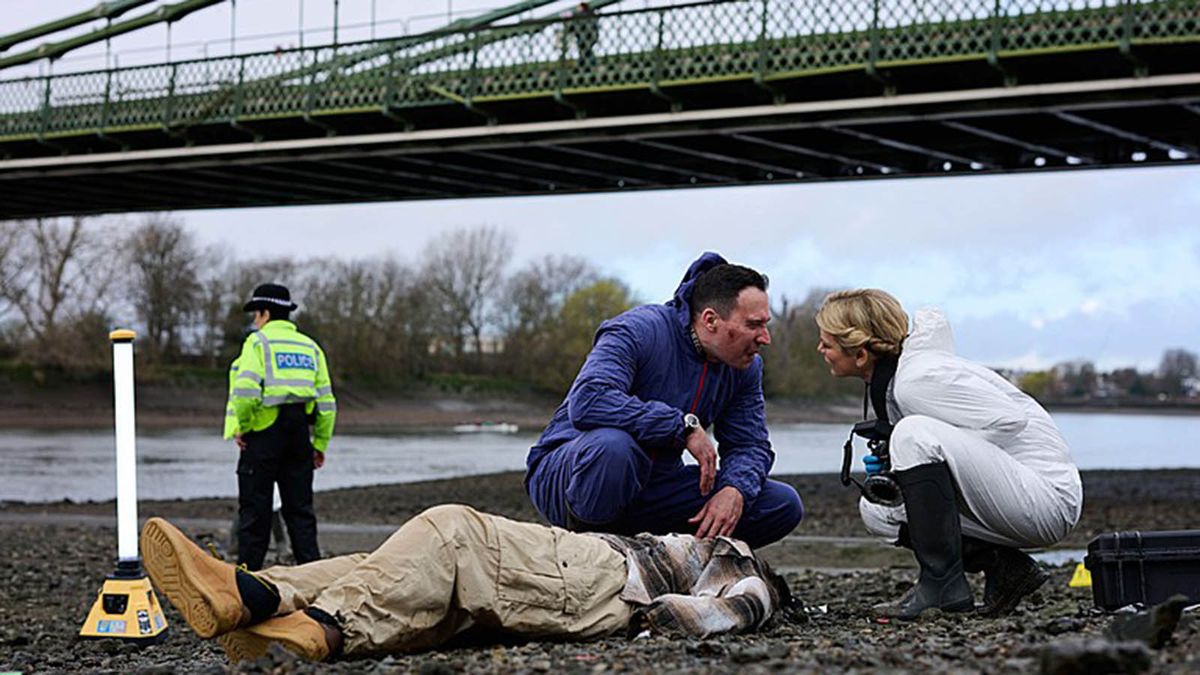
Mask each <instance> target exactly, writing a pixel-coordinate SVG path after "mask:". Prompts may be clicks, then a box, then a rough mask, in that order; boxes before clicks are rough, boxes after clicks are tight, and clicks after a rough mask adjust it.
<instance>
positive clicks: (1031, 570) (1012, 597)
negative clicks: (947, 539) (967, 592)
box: [963, 537, 1050, 616]
mask: <svg viewBox="0 0 1200 675" xmlns="http://www.w3.org/2000/svg"><path fill="white" fill-rule="evenodd" d="M963 570H964V571H966V572H983V577H984V587H983V607H981V608H980V610H979V612H980V614H983V615H984V616H1004V615H1005V614H1008V613H1010V612H1012V611H1013V610H1014V609H1016V608H1017V605H1019V604H1020V603H1021V600H1022V599H1023V598H1024V597H1025V596H1027V595H1029V594H1030V593H1033V592H1034V591H1036V590H1037V589H1039V588H1041V586H1042V584H1044V583H1046V581H1048V580H1049V579H1050V575H1049V574H1048V573H1047V572H1046V571H1045V570H1043V569H1042V566H1041V565H1039V564H1038V563H1037V561H1036V560H1034V559H1033V558H1030V557H1029V556H1028V555H1027V554H1025V553H1023V552H1022V551H1020V550H1019V549H1015V548H1011V547H1008V546H1000V545H999V544H991V543H988V542H986V541H982V540H979V539H975V538H974V537H963Z"/></svg>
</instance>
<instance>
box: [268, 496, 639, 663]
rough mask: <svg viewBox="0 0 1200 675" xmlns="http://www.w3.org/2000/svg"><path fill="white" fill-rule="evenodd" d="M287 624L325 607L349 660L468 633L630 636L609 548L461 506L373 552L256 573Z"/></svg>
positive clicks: (620, 562) (437, 512)
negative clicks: (294, 615) (290, 617)
mask: <svg viewBox="0 0 1200 675" xmlns="http://www.w3.org/2000/svg"><path fill="white" fill-rule="evenodd" d="M258 574H259V575H260V576H262V577H263V578H265V579H267V580H269V581H270V582H271V583H273V584H275V585H276V586H277V587H278V589H279V592H280V596H281V602H280V607H279V612H278V613H279V614H287V613H289V612H293V611H296V610H300V609H304V608H305V607H317V608H319V609H322V610H324V611H326V612H328V613H330V614H332V615H334V616H335V617H337V618H338V620H339V622H340V624H341V626H342V634H343V637H344V639H345V643H344V646H343V653H344V654H345V655H346V656H360V655H369V654H381V653H396V652H411V651H419V650H423V649H430V648H432V647H436V646H437V645H439V644H442V643H443V642H445V641H446V640H448V639H450V638H451V637H453V636H454V635H456V634H458V633H461V632H463V631H466V630H468V629H471V628H479V629H484V630H487V631H489V632H491V631H501V632H504V633H509V634H515V635H521V636H527V637H537V638H558V639H587V638H594V637H600V636H604V635H609V634H611V633H614V632H617V631H620V630H623V629H625V628H626V627H627V626H628V625H629V620H630V617H631V615H632V609H633V608H632V605H630V604H629V603H627V602H625V601H623V600H621V599H620V594H621V591H622V589H623V588H624V587H625V580H626V565H625V558H624V556H622V555H621V554H619V553H617V552H616V551H614V550H613V549H612V548H611V547H610V546H609V545H608V544H606V543H605V542H604V541H602V540H600V539H598V538H596V537H589V536H586V535H581V534H575V533H572V532H568V531H566V530H563V529H560V528H557V527H547V526H544V525H537V524H533V523H520V522H516V521H512V520H509V519H507V518H502V517H500V516H493V515H488V514H484V513H479V512H478V511H476V510H474V509H472V508H470V507H468V506H462V505H457V504H452V505H445V506H436V507H434V508H431V509H429V510H427V511H425V512H423V513H421V514H420V515H418V516H416V517H415V518H413V519H412V520H410V521H408V522H407V523H405V524H404V525H403V526H402V527H401V528H400V529H399V530H397V531H396V533H395V534H393V535H392V536H391V537H390V538H388V540H387V541H386V542H384V543H383V545H382V546H380V547H379V548H378V549H376V550H375V551H374V552H373V553H369V554H367V553H357V554H353V555H345V556H340V557H337V558H331V559H327V560H319V561H316V562H311V563H308V564H305V565H299V566H296V567H272V568H270V569H267V570H264V571H263V572H259V573H258Z"/></svg>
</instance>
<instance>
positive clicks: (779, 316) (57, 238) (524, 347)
mask: <svg viewBox="0 0 1200 675" xmlns="http://www.w3.org/2000/svg"><path fill="white" fill-rule="evenodd" d="M513 247H514V240H513V238H512V236H511V235H509V234H507V233H504V232H502V231H501V230H499V229H497V228H494V227H487V226H483V227H474V228H464V229H458V230H454V231H450V232H446V233H444V234H443V235H441V236H439V237H436V238H434V239H433V240H431V241H430V242H429V243H428V244H427V245H426V246H425V248H424V249H423V250H422V251H421V253H420V255H419V256H417V258H416V259H415V261H411V262H409V261H405V260H402V259H400V258H398V257H396V256H394V255H384V254H380V255H377V256H373V257H366V258H359V259H351V260H344V259H333V260H330V259H320V260H316V259H314V260H296V259H293V258H290V257H284V256H276V257H262V258H258V259H252V260H247V259H244V258H240V257H239V256H237V255H234V251H233V250H232V249H231V248H230V247H228V246H227V245H210V246H202V245H201V244H200V243H199V242H197V240H196V238H195V237H194V236H193V235H192V234H191V232H190V231H189V230H188V229H187V228H186V227H185V225H184V223H183V221H182V220H180V219H179V218H177V217H175V216H172V215H170V214H154V215H150V216H146V217H143V218H141V219H140V220H138V221H137V222H133V223H129V222H118V221H114V220H103V219H83V218H74V219H45V220H32V221H11V222H0V361H3V362H6V363H9V364H21V365H25V366H28V367H30V368H33V369H35V370H36V371H37V372H49V373H65V374H70V373H101V372H106V371H107V369H108V367H109V361H110V359H111V354H110V351H109V346H108V341H107V339H106V336H107V333H108V331H109V330H111V329H113V328H115V327H133V328H135V329H136V330H137V331H138V334H139V339H138V342H137V349H138V355H139V356H138V358H139V372H145V371H146V370H147V369H149V371H150V372H155V371H159V372H166V373H168V374H169V373H170V372H171V371H172V369H178V368H190V369H197V368H198V369H202V370H207V371H211V372H213V373H217V372H224V370H225V368H226V367H227V366H228V364H229V363H230V361H231V360H232V359H233V358H234V357H235V356H236V354H237V353H238V351H239V350H240V348H241V344H242V342H243V340H244V338H245V336H246V334H247V333H248V331H249V330H250V324H249V317H248V315H247V314H246V313H244V312H243V311H242V309H241V308H242V304H243V303H244V302H245V300H246V299H247V298H248V297H249V295H250V292H251V291H252V290H253V288H254V287H255V286H256V285H258V284H260V283H264V282H267V281H276V282H279V283H283V284H284V285H286V286H288V287H289V288H290V289H291V291H292V296H293V298H295V299H296V300H297V302H298V304H299V305H300V309H299V310H298V311H297V312H296V313H295V314H294V315H293V319H294V320H295V321H296V322H297V323H298V324H299V325H300V327H301V329H302V330H304V331H305V332H307V333H308V334H310V335H312V336H313V337H314V338H316V339H317V340H318V341H319V342H320V343H321V345H322V347H323V348H324V349H325V351H326V353H327V355H328V357H329V362H330V367H331V369H332V370H333V375H334V378H335V382H338V381H341V382H343V383H362V384H367V385H382V386H390V385H396V386H405V385H408V384H412V383H419V382H435V383H440V384H443V385H445V386H452V387H467V386H507V387H516V388H524V389H528V390H533V391H538V392H544V393H549V394H553V395H561V394H562V393H563V392H565V391H566V390H567V388H568V387H569V386H570V384H571V382H572V380H573V379H574V376H575V374H576V372H577V371H578V369H579V366H580V365H581V364H582V363H583V359H584V358H585V357H586V355H587V352H588V350H589V349H590V347H591V342H592V337H593V335H594V333H595V330H596V328H597V326H599V324H600V323H601V322H602V321H604V320H605V319H607V318H609V317H612V316H614V315H616V314H618V313H620V312H622V311H624V310H625V309H628V308H630V307H632V306H634V305H635V304H637V303H638V302H640V301H641V300H640V299H639V298H636V297H634V296H633V294H632V293H631V291H630V289H629V287H628V286H627V285H626V284H625V283H624V282H622V281H621V280H620V279H617V278H615V277H612V276H609V275H606V274H604V273H603V272H602V271H600V270H599V269H597V268H596V267H595V266H594V265H593V264H592V263H590V262H589V261H587V260H585V259H582V258H579V257H574V256H568V255H550V256H546V257H543V258H541V259H538V260H533V261H530V262H528V263H526V264H525V265H524V266H522V267H519V268H515V269H513V263H512V256H513ZM826 293H827V291H826V290H822V289H815V290H813V291H811V292H809V293H808V295H807V296H805V297H804V298H803V299H801V300H799V301H797V300H794V299H792V298H789V297H788V296H786V295H783V294H781V293H779V292H778V291H777V290H776V291H773V292H772V297H773V301H774V306H773V307H772V314H773V317H772V322H771V336H772V345H771V346H770V347H769V348H768V349H767V350H765V351H764V358H765V359H766V361H767V367H766V369H765V373H766V374H765V387H766V393H767V395H768V396H770V397H779V398H790V399H819V400H830V399H846V398H854V397H857V396H859V395H861V384H858V385H855V384H854V383H852V382H848V381H845V380H837V379H835V378H832V377H830V376H829V374H828V369H827V367H826V365H825V364H824V362H823V361H822V359H821V358H820V356H819V355H818V354H817V352H816V350H815V349H814V346H815V345H816V343H817V337H818V335H817V333H818V331H817V327H816V324H815V323H814V321H813V317H814V316H815V314H816V311H817V309H818V308H819V306H820V303H821V300H822V299H823V298H824V297H825V295H826ZM665 299H666V298H656V299H653V300H652V301H661V300H665ZM1176 351H1182V350H1176ZM1187 354H1188V353H1186V352H1185V353H1184V355H1185V356H1186V355H1187ZM1178 357H1179V355H1178V354H1174V355H1173V356H1171V358H1172V359H1175V360H1174V361H1171V363H1172V364H1175V365H1173V366H1172V367H1171V368H1168V369H1167V370H1169V371H1170V372H1169V373H1166V371H1164V374H1163V376H1162V377H1159V376H1157V375H1154V376H1151V375H1146V376H1145V377H1146V378H1157V379H1154V381H1153V383H1152V384H1150V385H1146V386H1147V387H1150V388H1149V389H1148V391H1151V392H1152V393H1154V394H1157V393H1159V392H1160V391H1169V392H1171V393H1172V394H1174V393H1176V392H1181V391H1183V390H1184V388H1186V386H1187V385H1186V383H1187V382H1188V381H1189V380H1188V379H1187V378H1188V377H1191V378H1193V379H1194V378H1195V375H1196V372H1195V356H1194V355H1191V359H1192V360H1191V361H1190V362H1187V359H1186V358H1183V361H1184V363H1183V364H1182V365H1181V366H1180V365H1179V364H1177V363H1176V361H1179V358H1178ZM1166 358H1167V357H1164V359H1166ZM1189 364H1190V365H1189ZM1177 366H1178V367H1177ZM1189 369H1190V370H1189ZM1076 370H1078V368H1076ZM1091 372H1092V373H1093V375H1094V368H1093V369H1092V371H1091ZM1047 373H1048V374H1047ZM1073 373H1075V370H1071V366H1070V364H1064V365H1063V366H1061V367H1056V369H1054V370H1052V371H1045V373H1042V374H1038V373H1032V374H1028V373H1027V374H1024V376H1023V379H1022V378H1017V379H1018V380H1019V381H1020V382H1021V384H1022V385H1023V386H1024V387H1025V388H1026V389H1027V390H1029V391H1030V392H1031V393H1033V394H1034V395H1036V396H1041V397H1047V398H1054V397H1055V396H1056V395H1060V394H1062V393H1063V392H1066V391H1070V392H1075V391H1077V389H1078V387H1079V386H1084V387H1085V388H1086V387H1090V386H1093V385H1092V384H1083V385H1080V384H1078V383H1077V380H1079V379H1080V377H1082V378H1083V379H1084V380H1087V377H1089V376H1087V375H1078V374H1073ZM1181 373H1182V374H1181ZM1172 378H1174V379H1172ZM1110 379H1111V378H1110ZM1093 380H1094V381H1104V380H1103V378H1098V377H1093ZM1093 380H1088V382H1092V381H1093ZM1168 381H1170V383H1168ZM1164 383H1167V384H1164Z"/></svg>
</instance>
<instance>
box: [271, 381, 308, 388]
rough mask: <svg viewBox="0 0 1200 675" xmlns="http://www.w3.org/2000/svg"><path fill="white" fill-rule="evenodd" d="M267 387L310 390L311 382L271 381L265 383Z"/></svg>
mask: <svg viewBox="0 0 1200 675" xmlns="http://www.w3.org/2000/svg"><path fill="white" fill-rule="evenodd" d="M267 386H268V387H306V388H312V386H313V381H312V380H271V381H270V382H267Z"/></svg>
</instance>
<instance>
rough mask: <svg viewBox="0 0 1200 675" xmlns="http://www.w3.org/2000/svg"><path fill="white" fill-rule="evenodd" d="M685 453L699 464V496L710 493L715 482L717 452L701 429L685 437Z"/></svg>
mask: <svg viewBox="0 0 1200 675" xmlns="http://www.w3.org/2000/svg"><path fill="white" fill-rule="evenodd" d="M687 451H688V452H690V453H692V457H695V458H696V461H697V462H699V463H700V494H702V495H706V494H708V493H709V492H712V489H713V483H714V482H716V480H717V451H716V449H714V448H713V444H712V441H710V440H708V434H706V433H704V430H703V429H696V430H695V431H693V432H692V433H691V434H689V435H688V437H687Z"/></svg>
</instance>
